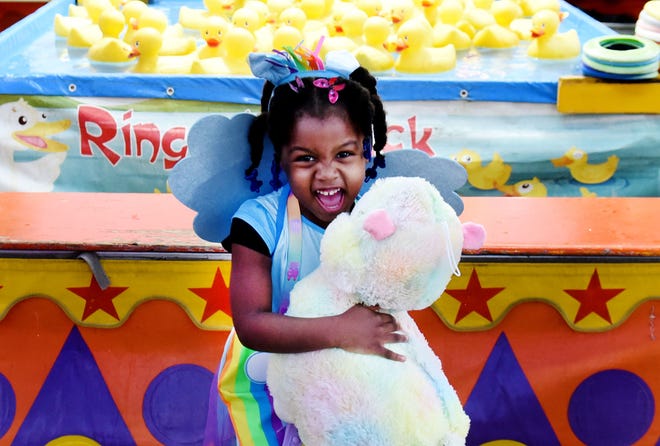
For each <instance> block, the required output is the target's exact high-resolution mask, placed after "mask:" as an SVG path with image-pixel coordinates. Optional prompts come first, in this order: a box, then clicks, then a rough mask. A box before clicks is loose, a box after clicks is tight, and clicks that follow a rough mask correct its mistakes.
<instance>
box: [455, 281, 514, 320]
mask: <svg viewBox="0 0 660 446" xmlns="http://www.w3.org/2000/svg"><path fill="white" fill-rule="evenodd" d="M503 289H504V288H484V287H482V286H481V283H479V277H478V276H477V270H476V269H473V270H472V274H471V275H470V280H469V281H468V285H467V288H466V289H464V290H445V292H446V293H447V294H449V295H450V296H451V297H453V298H454V299H456V300H458V301H459V302H460V303H461V306H460V308H459V309H458V313H457V314H456V320H455V321H454V323H455V324H457V323H458V322H459V321H460V320H462V319H463V318H464V317H466V316H467V315H468V314H470V313H472V312H473V311H474V312H475V313H478V314H480V315H481V316H483V317H484V318H486V319H487V320H488V321H490V322H493V316H492V315H491V314H490V309H489V308H488V301H489V300H490V299H492V298H493V297H495V295H496V294H497V293H499V292H500V291H502V290H503Z"/></svg>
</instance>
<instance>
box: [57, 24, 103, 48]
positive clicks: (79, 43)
mask: <svg viewBox="0 0 660 446" xmlns="http://www.w3.org/2000/svg"><path fill="white" fill-rule="evenodd" d="M102 38H103V31H101V28H100V27H99V25H97V24H96V23H92V22H90V23H87V24H83V25H80V26H74V27H72V28H71V29H70V30H69V35H68V36H67V38H66V44H67V45H68V46H70V47H73V48H89V47H91V46H92V45H93V44H94V43H95V42H98V41H99V40H101V39H102Z"/></svg>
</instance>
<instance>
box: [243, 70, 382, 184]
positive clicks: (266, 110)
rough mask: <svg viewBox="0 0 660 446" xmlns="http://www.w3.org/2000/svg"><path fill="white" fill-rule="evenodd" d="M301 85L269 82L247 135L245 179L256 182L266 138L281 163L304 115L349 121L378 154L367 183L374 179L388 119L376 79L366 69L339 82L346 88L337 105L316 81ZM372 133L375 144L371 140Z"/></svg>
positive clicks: (277, 161) (304, 80) (368, 170)
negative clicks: (276, 84) (248, 156)
mask: <svg viewBox="0 0 660 446" xmlns="http://www.w3.org/2000/svg"><path fill="white" fill-rule="evenodd" d="M300 80H301V81H302V85H299V84H295V83H294V85H297V86H296V87H295V88H292V86H290V85H289V84H284V85H280V86H279V87H275V86H274V85H273V84H272V83H271V82H268V81H266V83H265V84H264V88H263V91H262V96H261V114H260V115H259V116H257V118H256V119H255V120H254V121H253V122H252V125H251V127H250V130H249V134H248V141H249V143H250V161H251V164H250V166H249V167H248V168H247V169H246V170H245V175H246V178H252V181H256V168H257V167H258V166H259V163H260V162H261V157H262V154H263V142H264V136H265V135H268V137H269V138H270V140H271V142H272V143H273V148H274V151H275V162H276V163H277V164H279V159H280V155H281V153H282V147H284V146H285V145H287V144H288V143H289V142H290V141H291V137H292V134H293V128H294V126H295V123H296V122H297V120H298V119H299V118H300V117H302V116H310V117H314V118H321V119H322V118H326V117H328V116H340V117H342V118H347V119H348V122H350V123H351V124H352V125H353V128H354V130H355V131H356V132H359V133H360V134H362V135H365V138H368V139H369V143H370V145H371V146H372V148H373V151H374V152H375V158H374V161H373V165H372V167H370V168H369V169H367V172H366V178H365V180H367V181H368V180H369V179H370V178H375V176H376V167H377V166H378V167H383V166H384V159H385V158H384V155H383V154H382V150H383V148H384V147H385V144H386V143H387V120H386V116H385V109H384V107H383V102H382V101H381V99H380V96H379V95H378V91H377V90H376V78H375V77H374V76H372V75H371V74H370V73H369V71H368V70H367V69H365V68H363V67H358V68H357V69H356V70H355V71H353V73H351V75H350V77H349V78H348V79H339V82H341V83H343V84H344V85H345V86H344V88H343V89H342V90H341V91H339V95H338V98H337V102H335V103H334V104H333V103H331V102H330V101H329V100H328V90H327V89H324V88H318V87H315V86H314V85H313V84H312V82H313V81H314V78H310V77H308V78H301V79H300ZM372 131H373V139H374V140H373V141H371V136H372Z"/></svg>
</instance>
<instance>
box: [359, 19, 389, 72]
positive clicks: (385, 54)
mask: <svg viewBox="0 0 660 446" xmlns="http://www.w3.org/2000/svg"><path fill="white" fill-rule="evenodd" d="M390 30H391V25H390V22H389V20H387V19H386V18H384V17H380V16H372V17H368V18H367V20H366V21H365V22H364V27H363V34H364V44H363V45H360V46H359V47H357V48H356V49H355V50H354V51H353V55H354V56H355V58H356V59H357V61H358V62H359V63H360V65H361V66H363V67H365V68H366V69H368V70H369V71H371V72H372V73H383V72H386V71H390V70H391V69H392V68H394V56H393V55H392V53H391V52H390V51H388V50H387V49H386V46H387V42H388V40H389V38H390V32H391V31H390Z"/></svg>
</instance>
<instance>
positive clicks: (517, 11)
mask: <svg viewBox="0 0 660 446" xmlns="http://www.w3.org/2000/svg"><path fill="white" fill-rule="evenodd" d="M490 11H491V14H492V15H493V18H494V19H495V23H493V24H491V25H487V26H485V27H484V28H482V29H480V30H479V31H477V33H476V34H475V35H474V38H473V39H472V41H473V43H474V46H475V47H477V48H497V49H502V48H514V47H516V46H518V44H519V43H520V37H518V34H517V33H516V32H515V31H513V30H511V28H510V25H511V22H512V21H513V20H514V19H517V18H520V17H522V8H521V7H520V6H519V5H518V4H517V3H515V2H514V1H513V0H498V1H496V2H493V4H492V5H491V7H490Z"/></svg>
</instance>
